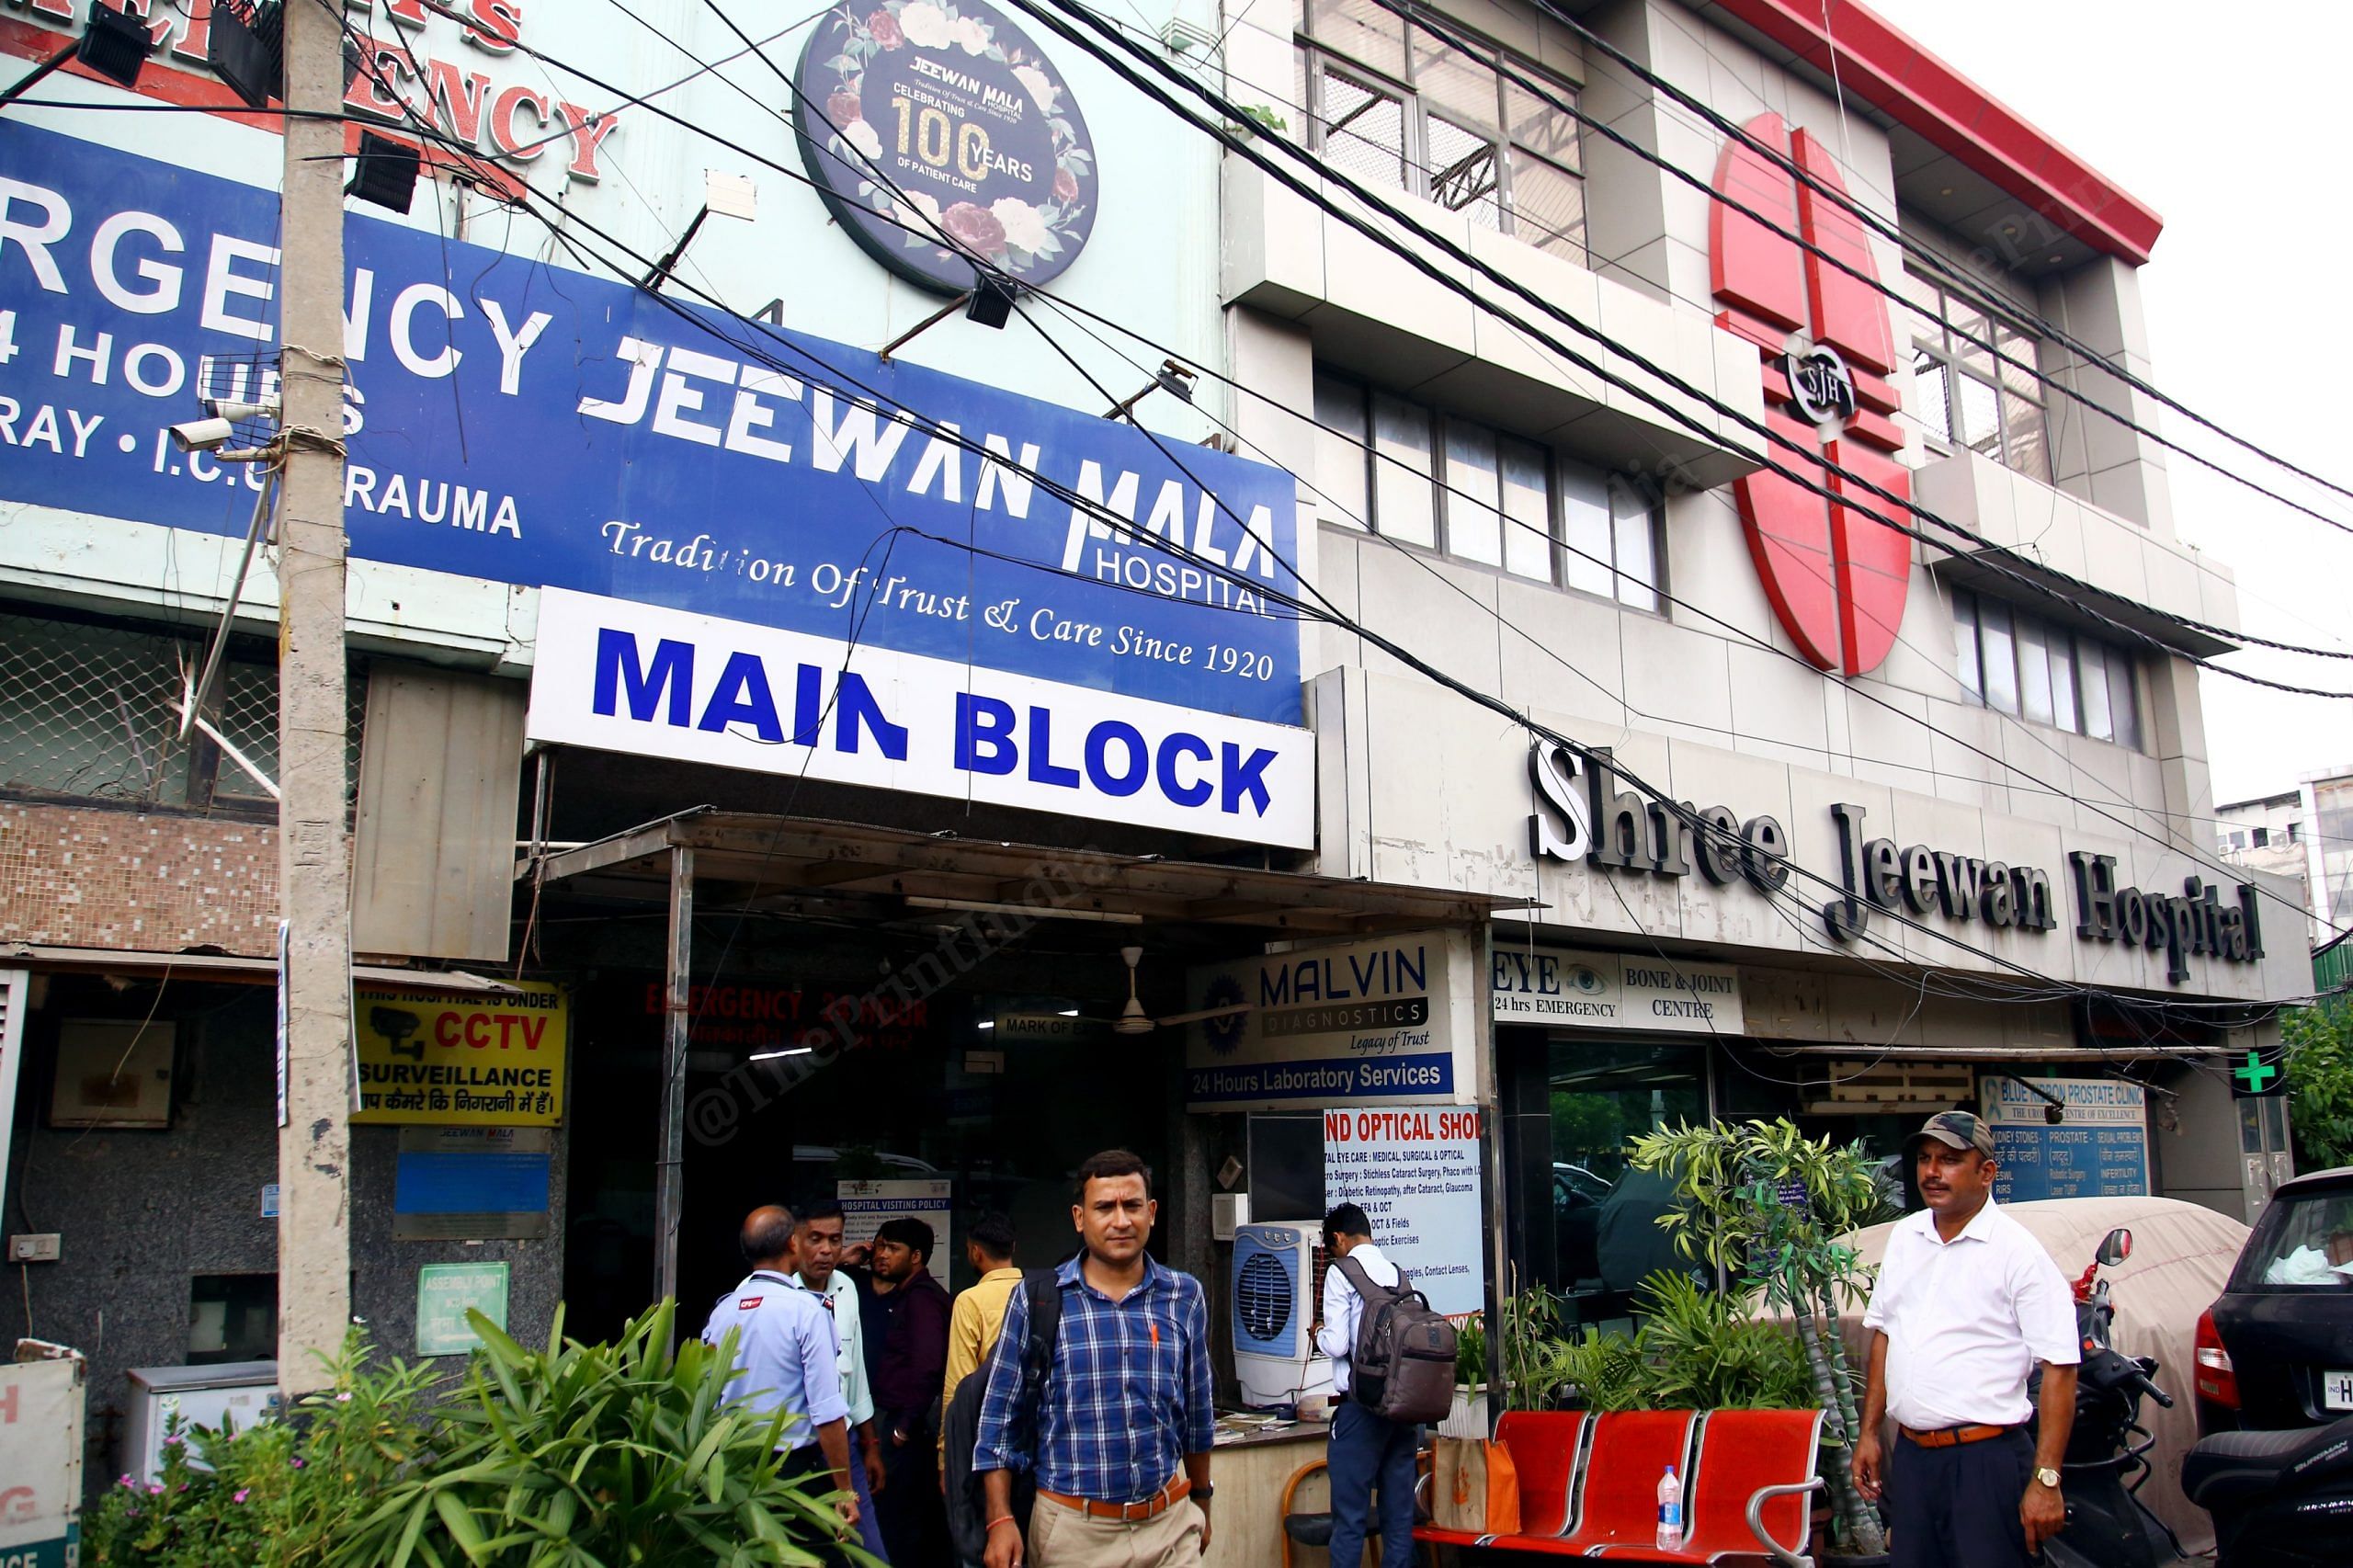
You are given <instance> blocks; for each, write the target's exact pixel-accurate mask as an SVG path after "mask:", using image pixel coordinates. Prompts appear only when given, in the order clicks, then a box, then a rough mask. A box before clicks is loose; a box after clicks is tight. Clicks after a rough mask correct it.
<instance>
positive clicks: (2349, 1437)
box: [2181, 1415, 2353, 1568]
mask: <svg viewBox="0 0 2353 1568" xmlns="http://www.w3.org/2000/svg"><path fill="white" fill-rule="evenodd" d="M2181 1489H2182V1490H2183V1491H2184V1492H2186V1493H2188V1494H2189V1500H2190V1501H2191V1502H2193V1503H2195V1504H2197V1505H2198V1506H2200V1507H2201V1508H2203V1509H2205V1510H2206V1511H2207V1512H2208V1513H2210V1514H2211V1515H2213V1516H2214V1553H2215V1557H2214V1564H2215V1568H2343V1565H2344V1564H2345V1563H2347V1562H2353V1415H2348V1416H2347V1417H2346V1418H2345V1419H2344V1420H2342V1421H2336V1422H2332V1423H2330V1424H2329V1425H2328V1426H2300V1427H2296V1428H2294V1429H2292V1430H2290V1431H2285V1432H2217V1433H2215V1434H2214V1435H2213V1436H2212V1437H2207V1438H2203V1439H2201V1440H2200V1442H2199V1445H2198V1446H2197V1447H2196V1448H2194V1449H2190V1450H2189V1452H2188V1454H2186V1455H2184V1456H2183V1458H2182V1461H2181Z"/></svg>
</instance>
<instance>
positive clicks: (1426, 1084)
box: [1185, 932, 1483, 1110]
mask: <svg viewBox="0 0 2353 1568" xmlns="http://www.w3.org/2000/svg"><path fill="white" fill-rule="evenodd" d="M1473 961H1474V960H1473V958H1472V951H1471V945H1470V941H1469V939H1468V938H1467V937H1464V936H1462V935H1461V934H1460V933H1454V932H1430V933H1426V934H1422V935H1417V936H1406V937H1385V938H1383V939H1381V940H1379V941H1367V942H1354V943H1350V944H1348V945H1347V946H1345V947H1332V948H1314V949H1303V950H1297V951H1291V952H1284V953H1270V954H1268V955H1267V956H1266V957H1264V958H1260V959H1253V960H1249V961H1247V962H1245V963H1238V964H1223V965H1220V966H1218V967H1216V968H1213V969H1205V970H1196V971H1193V972H1192V974H1191V975H1190V976H1188V981H1187V991H1188V997H1189V998H1190V1006H1193V1007H1196V1008H1200V1009H1204V1010H1206V1009H1210V1008H1229V1007H1230V1008H1233V1011H1232V1012H1231V1013H1228V1014H1226V1015H1224V1016H1223V1017H1214V1018H1209V1019H1206V1020H1204V1021H1202V1022H1201V1023H1199V1024H1197V1025H1195V1026H1193V1027H1192V1029H1191V1031H1190V1038H1189V1040H1188V1043H1187V1046H1186V1056H1185V1098H1186V1101H1187V1103H1188V1105H1189V1106H1190V1107H1191V1108H1193V1109H1196V1110H1246V1109H1260V1110H1265V1109H1276V1108H1293V1109H1304V1108H1323V1107H1325V1106H1329V1105H1332V1104H1334V1103H1336V1102H1340V1101H1348V1100H1354V1101H1358V1102H1363V1103H1379V1104H1384V1105H1450V1104H1455V1103H1458V1102H1461V1101H1464V1100H1468V1099H1469V1098H1470V1097H1471V1096H1472V1090H1473V1087H1474V1085H1475V1063H1474V1062H1473V1060H1472V1055H1471V1051H1472V1042H1473V1041H1474V1040H1477V1039H1479V1038H1481V1036H1482V1035H1483V1030H1482V1029H1479V1028H1474V1027H1472V1026H1473V1023H1474V1020H1472V1019H1471V1018H1470V1017H1467V1016H1465V1015H1466V1014H1467V1013H1468V1011H1469V1008H1470V1006H1471V1004H1470V1002H1469V1000H1468V998H1469V997H1470V996H1471V995H1472V994H1473V987H1472V980H1473V979H1474V977H1475V975H1476V971H1475V970H1473V969H1472V963H1473Z"/></svg>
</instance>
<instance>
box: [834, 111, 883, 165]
mask: <svg viewBox="0 0 2353 1568" xmlns="http://www.w3.org/2000/svg"><path fill="white" fill-rule="evenodd" d="M842 140H843V141H845V142H848V143H849V144H850V145H851V146H853V147H855V148H857V149H858V151H859V152H860V153H864V154H865V155H866V157H867V158H868V160H869V161H871V160H873V159H876V158H879V157H881V155H882V138H881V136H879V135H877V134H876V133H875V131H874V127H872V126H870V125H869V124H867V123H866V121H864V120H862V119H853V120H851V121H850V122H849V123H848V124H847V125H845V126H843V127H842Z"/></svg>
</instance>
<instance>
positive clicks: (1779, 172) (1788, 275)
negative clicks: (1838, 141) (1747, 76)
mask: <svg viewBox="0 0 2353 1568" xmlns="http://www.w3.org/2000/svg"><path fill="white" fill-rule="evenodd" d="M1745 130H1746V131H1747V133H1748V135H1749V136H1750V137H1751V138H1753V139H1754V140H1755V141H1756V142H1759V143H1761V144H1763V145H1764V146H1767V147H1772V148H1777V149H1781V150H1784V151H1786V152H1787V153H1789V155H1790V158H1791V159H1792V160H1793V161H1794V162H1795V163H1796V165H1797V166H1798V167H1799V168H1801V169H1803V170H1804V171H1805V172H1806V174H1807V175H1809V176H1812V177H1813V179H1816V180H1819V181H1820V182H1821V183H1822V184H1823V186H1824V187H1827V188H1828V189H1829V190H1831V191H1835V192H1837V193H1838V195H1839V196H1841V197H1843V196H1844V195H1845V193H1846V188H1847V187H1846V184H1845V182H1844V181H1843V180H1841V179H1840V178H1839V176H1838V168H1837V165H1836V164H1834V163H1833V162H1832V161H1831V158H1830V154H1829V152H1828V150H1827V149H1825V148H1824V146H1823V145H1822V143H1821V142H1817V141H1816V140H1814V138H1813V135H1812V134H1810V133H1809V132H1807V131H1797V132H1796V133H1794V134H1792V133H1790V131H1788V130H1787V129H1786V128H1785V127H1784V126H1783V124H1782V122H1781V117H1780V116H1779V115H1778V114H1760V115H1758V116H1757V117H1756V119H1752V120H1750V121H1749V122H1748V124H1747V126H1746V127H1745ZM1715 188H1716V192H1717V194H1718V195H1720V196H1723V197H1726V198H1729V199H1731V200H1733V201H1736V202H1738V203H1739V204H1740V205H1741V206H1743V207H1746V208H1748V209H1750V210H1753V211H1756V212H1760V213H1762V214H1764V215H1765V216H1766V217H1767V218H1768V219H1769V220H1771V223H1772V227H1769V228H1768V226H1767V225H1766V224H1764V223H1760V222H1757V221H1756V219H1754V218H1750V217H1748V216H1746V215H1745V214H1744V213H1741V212H1737V211H1734V210H1733V209H1732V208H1730V207H1727V206H1725V205H1724V204H1723V203H1722V202H1718V203H1716V204H1715V205H1714V206H1713V208H1712V209H1711V216H1710V219H1709V222H1708V242H1709V248H1710V250H1711V283H1712V284H1713V287H1714V289H1715V293H1716V302H1717V303H1718V304H1719V305H1720V306H1722V310H1721V311H1720V312H1719V313H1718V314H1717V316H1716V324H1717V325H1719V326H1722V327H1723V328H1725V329H1726V330H1728V331H1731V332H1734V333H1737V334H1739V335H1741V336H1743V337H1745V338H1747V339H1748V340H1749V341H1750V342H1752V343H1754V344H1756V347H1757V349H1758V353H1759V358H1760V359H1761V361H1762V371H1763V374H1764V378H1765V401H1766V405H1767V406H1766V413H1765V420H1766V423H1767V425H1768V426H1770V427H1771V428H1772V430H1773V431H1774V432H1775V433H1776V434H1778V435H1780V436H1784V437H1788V438H1789V439H1790V440H1791V441H1794V442H1796V443H1797V444H1798V446H1799V448H1800V449H1801V450H1806V451H1810V450H1815V449H1819V450H1820V451H1821V453H1822V455H1823V458H1824V460H1827V461H1828V462H1829V463H1832V464H1836V466H1837V467H1839V468H1843V469H1846V470H1848V471H1849V472H1854V473H1858V474H1860V475H1862V476H1863V477H1865V478H1867V479H1869V480H1870V481H1871V483H1875V484H1877V485H1879V486H1880V487H1881V489H1883V490H1887V491H1890V492H1892V493H1893V494H1897V495H1901V496H1904V497H1907V498H1908V497H1909V496H1910V495H1911V493H1912V475H1911V471H1910V470H1908V469H1906V468H1905V467H1904V465H1903V464H1902V463H1901V462H1899V461H1897V460H1896V457H1895V454H1896V453H1898V452H1900V451H1902V450H1903V449H1904V437H1903V435H1902V434H1901V432H1899V431H1898V430H1897V429H1896V427H1895V422H1894V420H1893V418H1892V417H1891V416H1892V415H1893V414H1894V412H1895V408H1896V397H1895V389H1894V388H1893V387H1892V386H1890V385H1889V384H1888V382H1887V380H1886V377H1887V375H1888V373H1889V372H1890V371H1892V370H1893V369H1894V368H1895V350H1894V343H1893V332H1892V331H1891V329H1890V324H1889V318H1888V309H1887V300H1886V297H1885V296H1884V295H1882V294H1881V293H1880V292H1879V290H1877V289H1876V288H1874V287H1873V286H1872V284H1870V283H1867V282H1865V281H1864V280H1863V279H1864V278H1877V277H1878V276H1879V273H1878V269H1877V267H1875V266H1874V265H1873V263H1872V261H1871V253H1870V244H1868V243H1867V241H1866V240H1865V238H1864V234H1863V229H1862V225H1861V224H1860V223H1859V222H1857V220H1856V218H1855V215H1854V214H1853V213H1852V212H1849V211H1847V210H1846V209H1845V208H1844V207H1841V206H1840V205H1838V203H1837V201H1836V200H1835V199H1832V198H1831V197H1829V196H1825V195H1824V194H1823V192H1822V191H1819V190H1816V189H1815V188H1813V187H1812V186H1810V185H1805V184H1802V183H1801V182H1800V181H1799V180H1798V179H1797V178H1796V177H1795V176H1792V175H1791V174H1790V171H1789V169H1788V168H1787V167H1785V166H1783V165H1779V164H1776V163H1774V162H1773V161H1772V160H1771V159H1769V158H1768V157H1766V156H1765V155H1764V154H1763V153H1759V152H1758V151H1757V150H1756V147H1753V146H1751V145H1749V144H1748V143H1747V142H1740V141H1733V142H1727V143H1726V144H1725V146H1724V150H1723V155H1722V157H1721V158H1719V159H1718V160H1717V163H1716V180H1715ZM1774 229H1780V230H1782V231H1785V232H1784V233H1774ZM1791 233H1796V234H1802V235H1803V236H1804V238H1805V242H1806V244H1809V245H1813V246H1814V247H1816V249H1818V250H1820V251H1822V252H1824V253H1827V254H1828V255H1829V256H1836V258H1838V260H1839V261H1842V262H1844V263H1846V264H1847V266H1849V267H1854V268H1855V269H1856V271H1858V272H1860V273H1861V274H1862V275H1863V277H1862V278H1857V277H1855V276H1854V275H1853V274H1851V273H1847V272H1844V271H1841V270H1840V269H1839V268H1838V267H1835V266H1833V265H1831V264H1830V263H1829V262H1827V261H1825V260H1824V259H1823V256H1818V255H1816V254H1814V252H1813V251H1809V250H1807V249H1804V248H1803V247H1802V246H1800V245H1799V244H1797V243H1796V242H1795V241H1793V240H1791V239H1790V237H1789V235H1790V234H1791ZM1767 456H1768V457H1769V458H1771V459H1772V460H1774V461H1776V462H1779V464H1781V465H1782V466H1783V467H1785V468H1790V469H1793V470H1795V471H1796V472H1801V473H1808V474H1809V477H1812V474H1811V472H1810V471H1811V470H1812V469H1813V464H1812V463H1809V462H1808V461H1807V460H1805V459H1804V458H1802V457H1800V456H1797V455H1795V454H1793V453H1791V452H1790V449H1788V448H1786V447H1783V446H1781V445H1779V443H1778V442H1768V444H1767ZM1820 480H1821V482H1822V483H1824V484H1825V485H1826V487H1827V488H1828V489H1830V490H1831V491H1833V492H1835V493H1836V494H1838V495H1839V496H1841V497H1842V498H1843V497H1847V496H1850V495H1851V496H1852V497H1853V500H1852V502H1851V503H1849V502H1847V501H1844V500H1843V499H1842V501H1841V503H1840V504H1838V505H1836V506H1834V505H1833V504H1832V503H1831V502H1830V501H1829V500H1828V499H1827V498H1825V497H1824V496H1822V495H1820V494H1816V493H1815V492H1813V491H1812V490H1809V489H1807V488H1806V487H1805V486H1804V485H1802V484H1800V483H1797V482H1795V481H1793V480H1790V479H1788V478H1785V477H1783V476H1782V475H1780V474H1778V473H1773V472H1759V473H1753V474H1751V475H1749V476H1748V477H1747V478H1746V479H1744V480H1742V481H1741V482H1740V483H1739V484H1738V486H1737V487H1736V490H1737V494H1738V496H1739V501H1740V520H1741V525H1742V528H1743V530H1744V531H1745V533H1746V534H1747V536H1748V552H1749V554H1750V555H1752V556H1754V557H1755V558H1756V573H1757V575H1758V576H1760V577H1762V578H1763V579H1764V582H1765V594H1766V597H1768V598H1769V599H1770V600H1771V601H1772V604H1773V612H1774V613H1775V614H1776V615H1778V616H1779V618H1780V620H1781V625H1782V626H1783V628H1785V629H1786V630H1787V631H1788V632H1789V634H1790V636H1791V637H1792V638H1794V639H1796V641H1797V645H1798V648H1799V651H1800V652H1802V653H1804V654H1805V656H1806V657H1807V658H1809V659H1811V660H1812V661H1813V663H1814V664H1816V665H1820V666H1821V667H1822V668H1824V669H1825V670H1833V669H1835V670H1843V671H1844V672H1845V673H1847V675H1850V676H1859V675H1862V674H1864V673H1866V672H1868V671H1870V670H1874V669H1877V668H1878V667H1879V664H1880V661H1881V660H1882V659H1884V658H1886V657H1887V651H1888V650H1889V649H1890V648H1892V647H1893V646H1894V644H1895V633H1896V629H1897V628H1898V627H1899V626H1900V625H1902V623H1903V620H1904V593H1905V590H1906V588H1907V586H1908V585H1909V583H1910V579H1911V572H1912V541H1911V540H1910V539H1909V538H1907V537H1906V536H1905V535H1904V534H1902V533H1899V532H1897V531H1896V530H1895V529H1893V528H1889V527H1888V526H1887V525H1886V524H1884V523H1882V522H1879V521H1877V520H1875V519H1874V518H1873V517H1871V516H1870V514H1871V513H1874V512H1876V513H1879V514H1881V515H1882V516H1884V515H1886V514H1887V513H1888V512H1889V511H1890V510H1891V509H1893V506H1894V504H1893V503H1892V502H1888V501H1884V500H1882V499H1881V498H1880V497H1879V496H1877V495H1875V494H1871V493H1870V491H1868V490H1863V489H1861V488H1860V487H1859V486H1858V485H1856V484H1855V483H1854V482H1853V481H1851V480H1847V479H1843V478H1841V477H1839V476H1838V475H1836V474H1834V473H1832V472H1830V471H1829V470H1828V469H1827V468H1824V469H1823V470H1822V471H1821V473H1820ZM1858 508H1860V509H1858Z"/></svg>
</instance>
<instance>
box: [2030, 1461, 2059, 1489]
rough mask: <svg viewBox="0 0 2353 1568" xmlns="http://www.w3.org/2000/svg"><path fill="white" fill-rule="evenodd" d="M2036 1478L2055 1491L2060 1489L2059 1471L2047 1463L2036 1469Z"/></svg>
mask: <svg viewBox="0 0 2353 1568" xmlns="http://www.w3.org/2000/svg"><path fill="white" fill-rule="evenodd" d="M2034 1478H2035V1479H2036V1480H2037V1481H2040V1483H2042V1484H2043V1485H2045V1486H2048V1487H2050V1488H2051V1489H2052V1491H2053V1492H2056V1491H2057V1490H2059V1472H2058V1471H2055V1470H2053V1469H2052V1468H2051V1467H2050V1466H2049V1465H2047V1464H2046V1465H2043V1466H2040V1468H2038V1469H2037V1470H2036V1471H2035V1472H2034Z"/></svg>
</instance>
